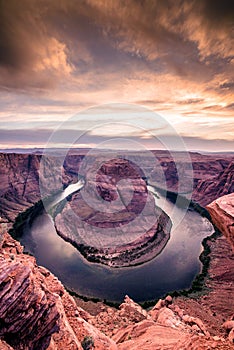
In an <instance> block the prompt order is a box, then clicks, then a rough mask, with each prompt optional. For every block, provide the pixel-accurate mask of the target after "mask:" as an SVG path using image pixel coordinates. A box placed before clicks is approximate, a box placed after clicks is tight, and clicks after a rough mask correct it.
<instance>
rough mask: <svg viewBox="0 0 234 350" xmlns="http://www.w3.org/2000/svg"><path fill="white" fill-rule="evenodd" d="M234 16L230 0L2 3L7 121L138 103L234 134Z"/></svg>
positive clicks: (31, 123) (179, 121)
mask: <svg viewBox="0 0 234 350" xmlns="http://www.w3.org/2000/svg"><path fill="white" fill-rule="evenodd" d="M233 18H234V3H233V1H231V0H222V1H220V0H187V1H186V0H182V1H173V0H163V1H162V0H128V1H122V0H115V1H109V0H84V1H75V0H61V1H57V0H50V1H46V0H21V1H17V0H10V1H9V0H0V91H1V96H0V106H1V109H0V118H1V119H0V127H2V128H5V126H6V124H7V123H8V128H9V129H14V125H18V126H17V127H19V128H20V127H22V128H23V127H25V128H26V129H27V128H28V129H30V128H35V127H36V128H42V129H45V128H47V127H48V120H49V121H50V123H52V124H50V125H56V122H62V121H63V120H65V118H67V117H70V116H71V115H73V114H74V113H76V112H78V111H79V110H80V109H82V108H85V107H89V106H92V105H95V104H99V103H109V102H130V103H137V104H143V105H145V106H148V107H149V108H151V109H153V110H156V111H158V112H159V113H161V114H162V115H163V116H164V117H165V118H167V119H168V120H169V121H170V122H171V123H172V124H173V125H174V126H175V127H176V128H177V130H178V131H179V132H181V133H182V134H183V135H185V136H187V137H190V136H194V135H196V137H200V136H201V137H202V138H203V137H204V138H209V139H210V138H212V139H216V138H221V139H228V140H231V139H232V140H234V131H233V100H234V98H233V87H234V83H233V82H234V73H233V72H234V42H233V35H234V26H233ZM204 119H206V120H207V130H209V135H207V132H206V135H205V133H204V132H203V130H204ZM23 120H24V121H26V124H25V123H23ZM214 120H215V122H214ZM4 123H5V124H4ZM186 123H189V126H190V128H187V131H186V127H185V125H186ZM191 128H192V129H191Z"/></svg>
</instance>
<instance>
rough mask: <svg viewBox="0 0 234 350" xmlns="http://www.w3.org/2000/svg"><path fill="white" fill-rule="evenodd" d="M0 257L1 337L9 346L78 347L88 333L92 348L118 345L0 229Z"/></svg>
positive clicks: (76, 348) (48, 274) (50, 276)
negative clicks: (92, 322) (96, 326)
mask: <svg viewBox="0 0 234 350" xmlns="http://www.w3.org/2000/svg"><path fill="white" fill-rule="evenodd" d="M0 260H1V265H0V283H1V284H0V287H1V288H0V303H1V308H0V318H1V323H0V338H1V339H2V340H3V341H5V342H6V343H7V344H8V345H9V346H12V347H13V349H16V350H17V349H25V350H26V349H32V350H33V349H40V350H43V349H47V348H48V349H51V350H60V349H69V350H70V349H71V350H73V349H74V350H82V349H83V348H82V346H81V342H82V341H83V340H84V337H85V336H90V337H92V339H93V341H94V344H95V349H99V350H101V349H110V350H112V349H113V350H114V349H117V347H116V345H115V343H114V342H113V341H112V340H111V339H110V338H108V337H107V336H105V335H104V334H103V333H101V332H100V331H99V330H98V329H97V328H95V327H94V326H92V325H91V324H90V323H88V322H87V320H88V319H89V317H91V316H90V315H89V314H88V313H86V312H85V311H84V310H82V309H80V308H78V307H77V306H76V304H75V302H74V300H73V298H72V297H71V296H70V295H69V294H68V293H67V292H66V291H65V289H64V287H63V286H62V284H61V283H60V282H59V281H58V279H57V278H56V277H55V276H53V275H52V274H51V273H50V272H49V271H48V270H47V269H45V268H43V267H39V266H37V265H36V262H35V259H34V258H33V257H31V256H28V255H25V254H22V247H21V246H20V245H19V243H17V242H15V241H14V240H13V239H12V238H11V237H10V236H9V235H8V234H6V233H1V245H0ZM4 346H5V345H4ZM6 346H7V345H6ZM2 349H4V347H2ZM6 349H8V348H7V347H6Z"/></svg>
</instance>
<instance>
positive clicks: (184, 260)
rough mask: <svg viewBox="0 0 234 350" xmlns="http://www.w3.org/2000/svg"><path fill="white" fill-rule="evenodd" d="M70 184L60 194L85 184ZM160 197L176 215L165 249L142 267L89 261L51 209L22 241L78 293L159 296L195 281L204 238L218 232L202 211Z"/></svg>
mask: <svg viewBox="0 0 234 350" xmlns="http://www.w3.org/2000/svg"><path fill="white" fill-rule="evenodd" d="M71 186H73V188H69V189H66V190H65V191H66V193H63V194H62V195H61V194H60V200H61V199H64V198H65V197H66V195H68V194H71V193H72V192H74V191H75V190H80V189H81V188H82V186H83V184H82V183H81V182H80V183H77V184H75V186H74V185H71ZM148 189H149V190H150V191H151V192H153V190H152V188H151V189H150V188H148ZM55 202H56V203H58V202H59V198H56V199H55ZM55 202H54V203H55ZM155 202H156V204H157V205H158V206H160V207H161V208H162V209H163V210H164V211H165V212H166V213H167V214H168V215H169V216H170V218H171V220H172V225H173V226H172V231H171V237H170V240H169V241H168V243H167V245H166V247H165V248H164V249H163V251H162V252H161V253H160V255H158V256H157V257H156V258H154V259H153V260H151V261H150V262H147V263H145V264H143V265H140V266H137V267H129V268H119V269H114V268H109V267H106V266H103V265H100V264H94V263H89V262H87V261H86V260H85V259H84V258H83V256H82V255H81V254H80V253H79V252H78V251H77V249H76V248H74V247H73V246H72V245H71V244H70V243H67V242H65V241H64V240H63V239H62V238H61V237H59V236H58V235H57V233H56V230H55V227H54V224H53V220H52V218H51V217H50V215H48V214H47V213H46V212H43V213H42V214H41V215H39V216H37V217H36V218H35V219H34V220H33V222H32V224H31V225H29V224H26V225H25V227H24V230H23V235H22V237H21V240H20V241H21V244H23V245H24V246H25V251H27V252H30V253H32V254H33V255H34V256H35V257H36V259H37V262H38V264H39V265H43V266H45V267H47V268H48V269H49V270H50V271H51V272H53V273H54V274H55V275H56V276H57V277H58V278H59V279H60V280H61V282H62V283H63V284H64V285H65V286H66V287H67V288H69V289H70V290H73V291H75V292H76V293H77V294H79V295H84V296H89V297H96V298H100V299H106V300H111V301H122V300H123V298H124V296H125V295H126V294H128V295H129V296H130V297H131V298H133V299H134V300H135V301H145V300H152V299H157V298H159V297H161V296H162V295H164V294H165V293H168V292H170V291H174V290H180V289H185V288H189V287H190V285H191V283H192V281H193V279H194V277H195V276H196V274H198V273H199V271H200V270H201V263H200V260H199V255H200V253H201V251H202V246H201V242H202V240H203V239H204V238H205V237H207V236H209V235H211V234H212V233H213V226H212V225H211V223H210V222H209V221H208V220H207V219H206V218H203V217H201V216H200V215H199V214H198V213H196V212H194V211H190V210H188V211H185V210H184V209H181V208H178V207H176V206H175V205H174V204H172V203H171V202H170V201H169V200H167V199H166V198H164V197H163V196H162V195H159V194H157V196H156V193H155Z"/></svg>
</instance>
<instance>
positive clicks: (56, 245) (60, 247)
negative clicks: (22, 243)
mask: <svg viewBox="0 0 234 350" xmlns="http://www.w3.org/2000/svg"><path fill="white" fill-rule="evenodd" d="M44 232H46V238H45V237H43V235H42V233H44ZM32 236H33V239H34V241H35V243H36V245H38V246H40V251H43V259H45V260H46V259H47V258H46V256H47V254H49V255H50V259H51V255H54V257H55V258H56V259H61V258H62V259H64V258H69V259H71V258H73V257H74V256H75V255H77V254H78V252H77V250H76V249H75V248H74V247H73V246H72V245H71V244H70V243H68V242H65V241H64V240H63V239H62V238H61V237H59V236H58V234H57V232H56V230H55V227H54V224H53V220H52V218H51V217H50V216H49V215H48V214H43V215H40V216H38V217H37V218H36V219H35V221H34V222H33V225H32ZM42 247H43V249H42Z"/></svg>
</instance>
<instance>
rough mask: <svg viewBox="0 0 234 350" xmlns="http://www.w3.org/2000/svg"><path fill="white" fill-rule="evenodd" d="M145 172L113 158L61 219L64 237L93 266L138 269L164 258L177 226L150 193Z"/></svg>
mask: <svg viewBox="0 0 234 350" xmlns="http://www.w3.org/2000/svg"><path fill="white" fill-rule="evenodd" d="M143 175H144V174H143V172H142V170H141V169H140V168H139V167H138V166H136V164H134V163H132V162H129V161H127V160H124V159H113V160H111V161H108V162H106V163H103V164H102V166H101V167H100V168H99V169H98V171H97V173H96V174H95V177H93V176H92V166H90V167H88V168H87V172H86V174H85V176H86V185H85V187H84V188H83V189H82V190H81V191H80V192H79V193H76V194H73V195H72V197H71V200H70V201H69V202H67V203H66V204H65V206H64V207H63V209H62V211H61V212H60V213H59V214H57V215H56V216H55V225H56V229H57V231H58V233H59V234H60V235H61V236H62V237H63V238H64V239H66V240H68V241H70V242H72V243H73V244H74V245H75V246H76V247H77V248H78V249H79V250H80V252H81V253H82V254H83V255H84V256H85V257H86V258H87V259H88V260H89V261H92V262H98V263H102V264H105V265H108V266H112V267H124V266H131V265H138V264H141V263H143V262H145V261H148V260H150V259H152V258H153V257H155V256H156V255H158V254H159V253H160V252H161V250H162V249H163V247H164V246H165V245H166V243H167V241H168V239H169V237H170V229H171V221H170V219H169V217H168V216H167V215H166V214H165V213H164V212H163V211H162V210H161V209H160V208H158V207H156V206H155V200H154V197H153V195H152V194H151V193H149V192H148V190H147V185H146V182H145V181H144V179H143Z"/></svg>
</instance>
